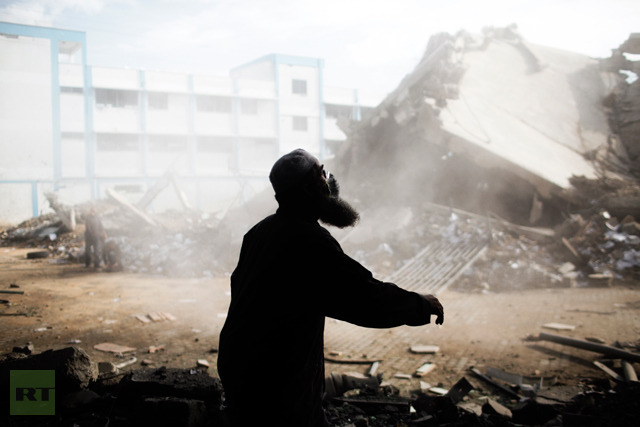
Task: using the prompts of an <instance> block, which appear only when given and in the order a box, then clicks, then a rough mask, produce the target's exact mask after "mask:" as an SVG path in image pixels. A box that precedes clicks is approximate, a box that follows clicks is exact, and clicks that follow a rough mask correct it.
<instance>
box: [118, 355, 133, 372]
mask: <svg viewBox="0 0 640 427" xmlns="http://www.w3.org/2000/svg"><path fill="white" fill-rule="evenodd" d="M137 361H138V358H136V357H132V358H131V359H128V360H125V361H124V362H122V363H118V364H117V365H116V368H118V369H122V368H125V367H127V366H129V365H133V364H134V363H136V362H137Z"/></svg>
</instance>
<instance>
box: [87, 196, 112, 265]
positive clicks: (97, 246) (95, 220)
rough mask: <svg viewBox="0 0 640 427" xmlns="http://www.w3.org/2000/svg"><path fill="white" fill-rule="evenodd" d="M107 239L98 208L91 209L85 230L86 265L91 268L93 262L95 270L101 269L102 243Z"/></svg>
mask: <svg viewBox="0 0 640 427" xmlns="http://www.w3.org/2000/svg"><path fill="white" fill-rule="evenodd" d="M106 238H107V233H106V232H105V231H104V227H103V226H102V221H100V218H99V217H98V213H97V210H96V208H91V210H90V211H89V214H88V215H87V217H86V218H85V230H84V265H85V267H89V266H90V265H91V262H92V261H93V266H94V267H95V268H100V264H101V261H102V243H103V242H104V240H105V239H106Z"/></svg>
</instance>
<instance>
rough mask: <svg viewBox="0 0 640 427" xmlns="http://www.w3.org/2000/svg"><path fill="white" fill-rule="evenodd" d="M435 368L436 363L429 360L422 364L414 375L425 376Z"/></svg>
mask: <svg viewBox="0 0 640 427" xmlns="http://www.w3.org/2000/svg"><path fill="white" fill-rule="evenodd" d="M435 368H436V365H435V363H430V362H428V363H425V364H423V365H422V366H420V367H419V368H418V369H417V370H416V372H415V373H414V374H413V375H414V376H416V377H423V376H425V375H427V374H428V373H429V372H431V371H433V370H434V369H435Z"/></svg>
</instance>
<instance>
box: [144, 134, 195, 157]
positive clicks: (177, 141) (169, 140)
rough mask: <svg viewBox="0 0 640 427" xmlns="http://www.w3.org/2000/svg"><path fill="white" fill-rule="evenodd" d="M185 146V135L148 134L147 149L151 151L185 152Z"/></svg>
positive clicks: (186, 144) (186, 145)
mask: <svg viewBox="0 0 640 427" xmlns="http://www.w3.org/2000/svg"><path fill="white" fill-rule="evenodd" d="M187 147H188V142H187V139H186V137H180V136H173V135H151V136H149V151H150V152H153V153H181V152H186V151H187Z"/></svg>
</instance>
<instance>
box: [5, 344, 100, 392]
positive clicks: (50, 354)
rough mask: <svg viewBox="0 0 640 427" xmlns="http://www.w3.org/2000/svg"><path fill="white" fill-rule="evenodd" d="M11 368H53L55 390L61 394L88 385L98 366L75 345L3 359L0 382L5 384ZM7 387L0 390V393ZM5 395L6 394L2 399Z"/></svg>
mask: <svg viewBox="0 0 640 427" xmlns="http://www.w3.org/2000/svg"><path fill="white" fill-rule="evenodd" d="M12 370H54V371H56V394H57V395H62V394H65V393H68V392H72V391H77V390H79V389H82V388H86V387H88V386H89V383H90V382H92V381H95V380H96V378H97V377H98V368H97V366H96V364H95V363H93V362H92V361H91V359H90V358H89V355H88V354H87V353H86V352H85V351H84V350H82V349H81V348H77V347H66V348H63V349H60V350H47V351H44V352H42V353H39V354H36V355H32V356H27V357H21V358H19V359H11V360H5V361H3V362H2V363H1V364H0V383H1V384H9V372H10V371H12ZM8 391H9V388H8V387H7V388H6V390H5V389H4V388H2V390H0V397H1V396H4V393H8ZM8 400H9V397H8V396H6V401H8Z"/></svg>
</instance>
